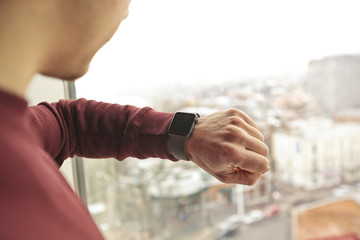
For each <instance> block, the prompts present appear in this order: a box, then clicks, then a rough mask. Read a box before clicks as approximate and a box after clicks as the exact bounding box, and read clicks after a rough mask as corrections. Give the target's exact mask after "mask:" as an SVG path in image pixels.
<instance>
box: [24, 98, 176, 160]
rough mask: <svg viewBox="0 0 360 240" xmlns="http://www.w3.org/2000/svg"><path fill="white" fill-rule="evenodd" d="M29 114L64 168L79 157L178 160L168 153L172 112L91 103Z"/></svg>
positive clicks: (40, 107)
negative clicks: (72, 158)
mask: <svg viewBox="0 0 360 240" xmlns="http://www.w3.org/2000/svg"><path fill="white" fill-rule="evenodd" d="M29 113H30V120H31V124H32V126H33V128H34V131H35V132H36V134H37V135H38V136H39V139H40V141H41V144H42V146H43V147H44V149H45V151H47V152H48V153H49V154H50V155H51V156H52V157H53V158H54V159H55V160H56V161H57V163H58V164H59V165H61V164H62V163H63V161H64V160H65V159H66V158H68V157H73V156H74V155H77V156H81V157H89V158H105V157H113V158H116V159H118V160H123V159H125V158H126V157H130V156H131V157H135V158H139V159H144V158H149V157H157V158H163V159H170V160H173V161H176V159H175V158H173V157H172V156H171V155H170V154H169V153H168V150H167V128H168V126H169V124H170V121H171V118H172V116H173V114H172V113H163V112H157V111H155V110H153V109H152V108H149V107H145V108H137V107H134V106H130V105H119V104H109V103H104V102H96V101H93V100H90V101H88V100H85V99H79V100H60V101H59V102H56V103H51V104H50V103H46V102H43V103H40V104H39V105H37V106H33V107H30V108H29Z"/></svg>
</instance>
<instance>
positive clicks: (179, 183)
mask: <svg viewBox="0 0 360 240" xmlns="http://www.w3.org/2000/svg"><path fill="white" fill-rule="evenodd" d="M358 66H360V55H340V56H328V57H325V58H322V59H318V60H313V61H311V62H310V63H309V66H308V69H307V71H306V72H305V73H304V74H283V75H277V76H276V75H274V76H262V77H252V78H251V77H248V78H246V79H233V80H229V81H226V82H221V83H218V84H217V83H211V84H209V85H204V84H203V85H199V84H196V83H193V84H186V85H180V84H170V86H168V85H167V86H163V88H164V89H161V87H160V89H158V91H161V92H163V94H161V95H159V94H156V92H153V93H152V91H148V89H146V91H147V92H146V94H143V95H142V96H143V99H142V102H146V104H148V105H149V106H151V107H153V108H154V109H156V110H158V111H166V112H174V111H191V112H198V113H199V114H200V115H201V116H206V115H208V114H211V113H213V112H215V111H219V110H222V109H227V108H238V109H241V110H243V111H244V112H246V113H247V114H248V115H249V116H251V118H253V119H254V121H255V122H256V123H257V124H258V126H259V128H260V130H261V132H262V133H263V134H264V136H265V141H266V144H267V145H268V146H269V148H270V153H269V156H268V158H269V160H270V164H271V171H269V172H268V173H266V174H264V175H263V176H262V178H261V179H260V180H259V181H258V182H257V183H256V184H255V185H254V186H240V185H232V184H223V183H221V182H219V181H217V180H216V179H215V178H213V177H212V176H210V175H208V174H207V173H206V172H204V171H203V170H201V169H200V168H198V167H197V166H196V165H194V164H193V163H191V162H183V161H181V162H171V161H167V160H160V159H147V160H137V159H131V158H129V159H126V160H124V161H122V162H118V161H116V160H113V159H106V160H104V161H99V160H93V159H86V161H85V171H86V187H87V194H88V207H89V210H90V212H91V213H92V215H93V217H94V219H95V221H96V222H97V224H98V225H99V227H100V229H101V230H102V231H103V233H104V235H105V237H106V239H109V240H112V239H130V240H132V239H134V240H150V239H151V240H166V239H172V240H174V239H175V240H177V239H178V240H181V239H186V240H192V239H199V240H201V239H252V240H257V239H264V235H265V236H266V239H280V240H281V239H284V240H288V239H294V240H295V239H296V240H297V239H299V240H300V239H301V240H302V239H313V240H315V239H359V238H360V205H359V204H360V148H359V146H360V98H359V95H360V90H359V89H360V68H359V67H358ZM139 96H140V94H139ZM335 237H336V238H335ZM341 237H343V238H341Z"/></svg>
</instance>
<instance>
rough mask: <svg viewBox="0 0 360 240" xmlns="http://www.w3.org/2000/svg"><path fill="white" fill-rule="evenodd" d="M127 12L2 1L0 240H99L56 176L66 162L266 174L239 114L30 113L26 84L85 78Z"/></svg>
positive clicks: (257, 138)
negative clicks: (184, 163) (182, 164)
mask: <svg viewBox="0 0 360 240" xmlns="http://www.w3.org/2000/svg"><path fill="white" fill-rule="evenodd" d="M128 5H129V0H102V1H99V0H50V1H49V0H34V1H28V0H11V1H7V0H0V216H1V220H0V239H37V240H38V239H52V240H54V239H61V240H64V239H66V240H70V239H103V238H102V236H101V234H100V232H99V231H98V229H97V227H96V226H95V224H94V222H93V221H92V219H91V216H90V215H89V213H88V211H87V210H86V207H85V206H84V205H83V204H82V202H81V201H80V200H79V198H77V197H76V195H75V194H74V192H73V191H72V190H71V188H70V187H69V185H68V184H67V183H66V181H65V180H64V178H63V177H62V175H61V174H60V173H59V171H58V167H59V165H61V163H62V162H63V161H64V159H66V158H68V157H69V156H73V155H79V156H86V157H94V158H96V157H115V158H117V159H119V160H122V159H124V158H126V157H127V156H134V157H138V158H147V157H159V158H167V159H170V160H173V161H177V160H179V159H185V160H191V161H193V162H194V163H195V164H197V165H198V166H199V167H201V168H203V169H204V170H206V171H207V172H209V173H210V174H212V175H213V176H214V177H216V178H218V179H219V180H221V181H223V182H225V183H238V184H246V185H252V184H254V183H255V182H256V181H257V179H258V178H259V177H260V176H261V175H262V174H263V173H264V172H266V171H267V170H268V169H269V165H268V160H267V159H266V156H267V153H268V148H267V146H266V145H265V144H264V142H263V140H264V139H263V136H262V134H261V133H260V132H259V130H258V129H257V128H256V125H255V124H254V122H253V121H252V120H251V119H250V118H249V117H248V116H247V115H246V114H244V113H242V112H241V111H239V110H236V109H230V110H227V111H222V112H218V113H215V114H213V115H210V116H207V117H201V118H197V116H196V115H194V114H190V113H179V114H175V115H174V114H172V113H161V112H157V111H154V110H153V109H151V108H142V109H138V108H136V107H133V106H121V105H114V104H107V103H101V102H100V103H99V102H95V101H87V100H85V99H80V100H76V101H66V100H61V101H59V102H58V103H53V104H49V103H42V104H40V105H39V106H36V107H31V108H28V107H27V102H26V101H25V100H24V93H25V91H26V89H27V86H28V84H29V82H30V79H31V77H32V76H33V75H34V74H35V73H42V74H45V75H48V76H52V77H57V78H61V79H66V80H74V79H76V78H78V77H80V76H82V75H83V74H85V73H86V71H87V69H88V66H89V63H90V61H91V59H92V57H93V56H94V54H95V53H96V51H97V50H98V49H99V48H100V47H101V46H103V45H104V44H105V42H107V41H108V40H109V39H110V38H111V36H112V35H113V33H114V32H115V31H116V29H117V27H118V25H119V24H120V22H121V21H122V20H124V19H125V18H126V17H127V15H128ZM54 160H55V161H54ZM56 163H57V164H56Z"/></svg>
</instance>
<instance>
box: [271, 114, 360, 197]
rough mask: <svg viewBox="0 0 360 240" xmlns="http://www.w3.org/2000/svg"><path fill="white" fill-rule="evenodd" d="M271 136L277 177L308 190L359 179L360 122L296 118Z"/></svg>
mask: <svg viewBox="0 0 360 240" xmlns="http://www.w3.org/2000/svg"><path fill="white" fill-rule="evenodd" d="M289 126H290V128H289V129H288V130H276V131H275V132H274V134H273V136H272V158H273V160H274V161H275V164H276V170H277V171H276V174H277V178H278V179H279V180H280V181H281V182H284V183H288V184H290V185H291V186H293V187H299V188H304V189H307V190H310V189H316V188H321V187H330V186H334V185H336V184H339V183H341V182H353V181H355V180H359V179H360V148H359V146H360V124H344V123H343V124H334V123H333V122H332V121H330V120H316V121H296V122H293V123H292V124H290V125H289Z"/></svg>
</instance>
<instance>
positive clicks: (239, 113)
mask: <svg viewBox="0 0 360 240" xmlns="http://www.w3.org/2000/svg"><path fill="white" fill-rule="evenodd" d="M227 114H228V116H238V117H240V118H242V119H244V121H245V122H246V123H247V124H249V125H251V126H253V127H254V128H257V129H258V127H257V125H256V124H255V122H254V121H253V120H252V119H251V118H250V117H249V116H248V115H246V113H244V112H243V111H241V110H239V109H236V108H232V109H229V110H227Z"/></svg>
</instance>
